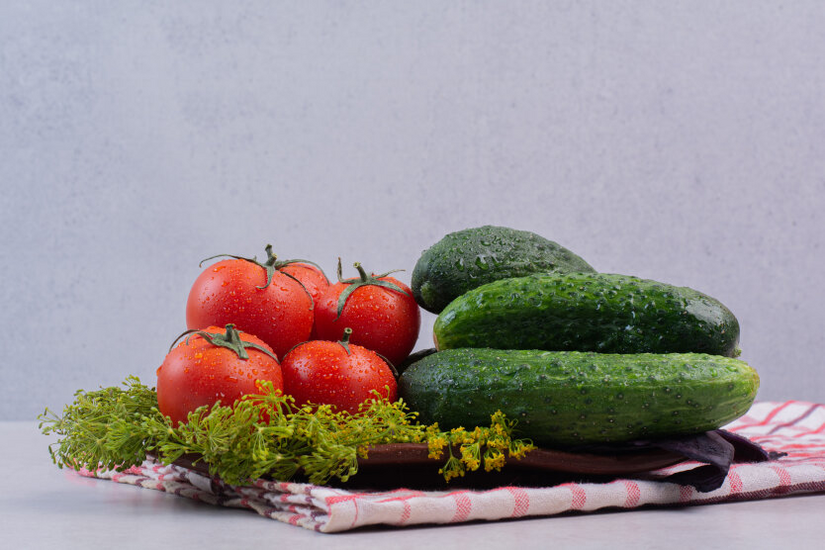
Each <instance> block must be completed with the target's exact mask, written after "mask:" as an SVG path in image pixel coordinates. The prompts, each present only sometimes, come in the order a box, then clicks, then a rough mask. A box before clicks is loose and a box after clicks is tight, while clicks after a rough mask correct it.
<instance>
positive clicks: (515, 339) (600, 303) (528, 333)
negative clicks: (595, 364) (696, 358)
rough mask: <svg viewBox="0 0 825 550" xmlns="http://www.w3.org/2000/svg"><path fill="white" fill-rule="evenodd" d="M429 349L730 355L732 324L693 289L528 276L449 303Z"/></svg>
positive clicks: (603, 278)
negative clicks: (433, 347) (433, 345)
mask: <svg viewBox="0 0 825 550" xmlns="http://www.w3.org/2000/svg"><path fill="white" fill-rule="evenodd" d="M433 332H434V338H435V341H436V347H437V348H438V349H439V350H443V349H450V348H481V347H488V348H499V349H544V350H557V351H562V350H569V351H596V352H600V353H644V352H651V353H677V352H698V353H710V354H716V355H727V356H731V357H734V356H736V355H737V354H738V351H739V350H738V347H737V345H738V343H739V322H738V321H737V319H736V317H735V316H734V315H733V313H731V311H730V310H729V309H728V308H726V307H725V306H724V305H723V304H722V303H721V302H719V301H718V300H716V299H714V298H711V297H710V296H707V295H705V294H702V293H701V292H698V291H696V290H693V289H690V288H686V287H676V286H672V285H668V284H664V283H659V282H656V281H651V280H646V279H639V278H637V277H631V276H627V275H614V274H604V273H569V274H564V275H543V274H535V275H528V276H526V277H518V278H513V279H504V280H500V281H495V282H492V283H488V284H486V285H483V286H480V287H478V288H476V289H473V290H471V291H469V292H467V293H465V294H463V295H461V296H459V297H458V298H456V299H455V300H453V301H452V302H451V303H450V304H449V305H448V306H447V307H446V308H445V309H444V310H443V311H442V312H441V313H440V314H439V316H438V318H437V319H436V320H435V323H434V326H433Z"/></svg>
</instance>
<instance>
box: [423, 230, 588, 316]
mask: <svg viewBox="0 0 825 550" xmlns="http://www.w3.org/2000/svg"><path fill="white" fill-rule="evenodd" d="M574 271H582V272H593V271H595V270H594V269H593V268H592V267H591V266H590V265H589V264H588V263H587V262H585V261H584V260H583V259H581V258H580V257H579V256H577V255H576V254H574V253H573V252H571V251H570V250H568V249H566V248H564V247H563V246H561V245H560V244H558V243H556V242H553V241H549V240H547V239H545V238H544V237H542V236H540V235H536V234H535V233H531V232H530V231H520V230H517V229H511V228H509V227H497V226H492V225H485V226H483V227H474V228H470V229H464V230H462V231H456V232H455V233H450V234H448V235H446V236H445V237H444V238H443V239H441V240H440V241H438V242H437V243H436V244H434V245H433V246H431V247H430V248H429V249H427V250H425V251H424V252H423V253H422V254H421V257H420V258H419V259H418V262H416V264H415V268H414V269H413V272H412V280H411V282H410V288H411V289H412V291H413V296H414V297H415V299H416V301H417V302H418V304H419V305H420V306H421V307H423V308H424V309H426V310H427V311H431V312H433V313H439V312H440V311H441V310H442V309H444V307H445V306H446V305H447V304H449V303H450V302H451V301H453V300H454V299H455V298H457V297H458V296H460V295H461V294H464V293H465V292H467V291H468V290H471V289H473V288H476V287H478V286H480V285H483V284H485V283H490V282H492V281H497V280H499V279H505V278H509V277H521V276H524V275H529V274H530V273H539V272H552V273H570V272H574Z"/></svg>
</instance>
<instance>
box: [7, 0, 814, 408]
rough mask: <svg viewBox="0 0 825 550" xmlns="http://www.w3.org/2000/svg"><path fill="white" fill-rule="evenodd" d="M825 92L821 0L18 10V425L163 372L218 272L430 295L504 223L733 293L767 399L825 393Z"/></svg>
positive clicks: (12, 174) (601, 260)
mask: <svg viewBox="0 0 825 550" xmlns="http://www.w3.org/2000/svg"><path fill="white" fill-rule="evenodd" d="M823 98H825V7H823V5H822V3H820V2H815V1H795V2H771V1H762V0H761V1H729V2H717V1H676V0H674V1H669V2H641V1H636V2H629V1H604V2H569V1H558V2H545V1H538V2H511V1H508V2H463V1H455V2H425V1H421V2H403V1H397V2H289V3H287V2H264V1H261V2H203V1H197V2H196V1H176V2H161V1H155V2H152V1H139V2H127V1H122V2H104V1H99V2H95V1H61V2H54V1H41V0H38V1H33V0H26V1H6V2H3V3H2V4H0V185H2V193H0V231H2V245H0V265H2V280H3V284H2V285H0V296H1V297H2V311H0V321H1V322H2V332H3V334H4V339H3V343H2V350H3V352H2V354H1V355H0V385H2V387H3V388H4V389H5V392H4V396H3V398H2V399H0V418H1V419H32V418H34V417H35V416H36V415H37V414H38V413H40V412H42V410H43V408H44V407H46V406H49V407H51V408H53V409H59V408H60V407H62V405H63V404H64V403H67V402H69V401H71V398H72V397H71V396H72V393H73V392H74V390H76V389H78V388H85V389H93V388H96V387H98V386H101V385H103V386H106V385H113V384H119V383H120V382H121V381H122V380H123V379H124V378H125V377H126V376H127V375H128V374H136V375H139V376H140V377H141V378H142V379H143V380H144V381H146V382H149V383H154V371H155V368H156V367H157V366H158V365H159V364H160V363H161V361H162V360H163V356H164V354H165V352H166V350H167V348H168V346H169V345H170V343H171V341H172V340H173V339H174V337H175V336H176V335H177V334H179V333H180V332H181V331H182V330H184V329H185V326H184V321H185V320H184V305H185V301H186V296H187V293H188V291H189V286H190V285H191V283H192V282H193V281H194V279H195V277H196V276H197V275H198V273H199V272H200V270H199V268H198V262H199V261H200V260H201V259H203V258H205V257H207V256H210V255H213V254H218V253H234V254H241V255H254V254H258V255H262V254H263V247H264V245H265V244H267V243H269V242H271V243H272V244H273V245H274V246H275V248H276V251H277V252H279V255H280V256H281V257H305V258H309V259H314V260H315V261H317V262H319V263H320V264H321V265H322V266H323V267H324V268H325V269H326V270H327V272H328V274H330V275H334V269H335V262H336V258H337V257H338V256H341V257H342V258H343V259H344V262H345V265H347V266H348V265H351V263H352V262H353V261H355V260H360V261H361V262H362V263H363V264H364V265H365V266H367V268H368V269H373V270H389V269H394V268H403V269H406V270H407V271H406V272H405V273H403V274H401V275H400V277H401V278H402V279H403V280H405V281H407V282H409V274H410V272H411V270H412V267H413V265H414V264H415V261H416V260H417V258H418V256H419V254H420V253H421V251H422V250H423V249H425V248H427V247H428V246H430V245H431V244H433V243H434V242H435V241H437V240H438V239H439V238H441V236H443V235H444V234H445V233H447V232H449V231H454V230H457V229H461V228H464V227H469V226H474V225H482V224H486V223H491V224H500V225H509V226H512V227H517V228H520V229H529V230H532V231H535V232H538V233H541V234H543V235H544V236H546V237H548V238H550V239H552V240H556V241H558V242H560V243H562V244H563V245H565V246H567V247H568V248H571V249H572V250H574V251H576V252H577V253H579V254H580V255H582V256H583V257H584V258H586V259H587V260H588V261H589V262H590V263H591V264H592V265H593V266H594V267H596V268H597V269H599V270H600V271H605V272H620V273H628V274H634V275H639V276H642V277H647V278H652V279H657V280H660V281H665V282H670V283H673V284H679V285H685V286H690V287H693V288H696V289H698V290H701V291H703V292H706V293H708V294H710V295H712V296H715V297H716V298H718V299H720V300H721V301H723V302H724V303H725V304H726V305H728V306H729V307H730V308H731V309H732V310H733V311H734V313H736V315H737V316H738V318H739V320H740V323H741V325H742V340H741V346H742V348H743V351H744V353H743V359H745V360H747V361H748V362H749V363H751V364H752V365H753V366H754V367H755V368H756V369H757V370H758V371H759V372H760V374H761V376H762V389H761V391H760V395H759V398H760V399H763V400H785V399H800V400H811V401H825V371H824V370H823V365H822V354H823V340H824V338H823V329H822V327H823V325H825V314H823V311H824V309H823V306H825V286H823V285H822V273H823V269H824V268H825V250H823V234H824V233H825V231H823V230H825V223H823V217H822V212H823V209H825V154H824V153H825V99H823ZM352 273H353V271H352V270H351V269H350V271H349V274H350V275H352ZM432 322H433V316H431V315H429V314H426V313H425V316H424V326H423V328H422V337H421V339H420V341H419V346H418V347H419V348H424V347H429V346H430V341H431V340H430V330H431V327H432Z"/></svg>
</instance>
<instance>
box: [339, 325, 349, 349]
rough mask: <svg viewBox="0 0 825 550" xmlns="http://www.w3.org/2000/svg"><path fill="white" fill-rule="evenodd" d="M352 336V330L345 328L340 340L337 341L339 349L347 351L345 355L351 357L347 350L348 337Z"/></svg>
mask: <svg viewBox="0 0 825 550" xmlns="http://www.w3.org/2000/svg"><path fill="white" fill-rule="evenodd" d="M351 335H352V329H351V328H349V327H347V328H345V329H344V335H343V336H341V339H340V340H338V343H339V344H341V347H342V348H344V349H345V350H346V351H347V355H352V352H351V351H350V349H349V337H350V336H351Z"/></svg>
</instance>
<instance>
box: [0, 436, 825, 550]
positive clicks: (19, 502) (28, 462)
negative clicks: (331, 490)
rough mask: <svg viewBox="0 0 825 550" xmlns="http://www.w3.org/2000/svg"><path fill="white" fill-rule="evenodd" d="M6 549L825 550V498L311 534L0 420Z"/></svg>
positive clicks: (0, 535) (0, 530) (0, 541)
mask: <svg viewBox="0 0 825 550" xmlns="http://www.w3.org/2000/svg"><path fill="white" fill-rule="evenodd" d="M0 441H3V442H4V451H3V452H2V453H0V467H2V472H3V474H4V476H3V490H2V492H0V547H3V548H9V549H18V548H21V549H23V548H38V549H39V548H84V549H89V548H143V549H149V548H175V549H185V548H209V549H211V548H232V549H235V550H238V549H242V548H295V549H298V548H312V549H314V548H335V549H342V550H343V549H348V548H353V549H356V548H357V549H359V550H364V549H365V548H369V549H376V548H380V549H384V548H386V549H393V550H394V549H400V548H423V547H427V546H431V547H432V548H438V547H440V548H473V549H474V550H483V549H487V548H495V549H499V550H500V549H502V548H575V549H576V550H582V549H588V548H611V549H620V548H633V549H636V550H639V549H644V548H667V549H668V550H674V549H680V548H686V549H687V548H690V549H696V548H702V549H707V548H726V549H736V548H748V550H753V549H755V548H771V549H776V548H783V547H784V548H798V549H806V548H822V547H823V544H824V543H823V540H825V494H815V495H799V496H790V497H784V498H775V499H770V500H761V501H748V502H735V503H726V504H711V505H703V506H691V507H680V508H656V509H645V510H633V511H612V512H600V513H591V514H582V515H571V516H556V517H546V518H526V519H520V520H514V521H499V522H491V523H473V524H462V525H450V526H425V527H415V526H413V527H407V528H404V529H392V528H372V529H366V530H358V531H351V532H345V533H336V534H322V533H315V532H313V531H309V530H306V529H303V528H300V527H294V526H291V525H287V524H284V523H281V522H278V521H275V520H271V519H267V518H264V517H261V516H258V515H257V514H255V513H254V512H251V511H247V510H236V509H229V508H220V507H214V506H210V505H208V504H203V503H198V502H195V501H193V500H190V499H186V498H182V497H178V496H175V495H171V494H166V493H162V492H160V491H154V490H149V489H142V488H139V487H133V486H129V485H122V484H118V483H113V482H111V481H104V480H96V479H88V478H83V477H80V476H78V475H76V474H73V473H71V472H69V471H66V470H60V469H58V468H57V467H56V466H55V465H53V464H52V462H51V459H50V457H49V454H48V450H47V447H48V444H49V442H50V441H51V439H50V438H48V437H46V436H43V435H42V434H40V432H39V431H38V429H37V424H36V423H35V422H0Z"/></svg>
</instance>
